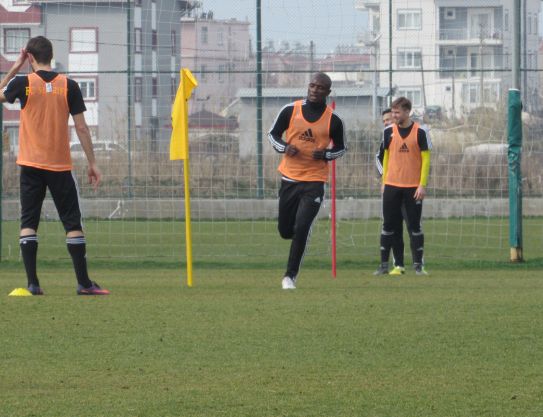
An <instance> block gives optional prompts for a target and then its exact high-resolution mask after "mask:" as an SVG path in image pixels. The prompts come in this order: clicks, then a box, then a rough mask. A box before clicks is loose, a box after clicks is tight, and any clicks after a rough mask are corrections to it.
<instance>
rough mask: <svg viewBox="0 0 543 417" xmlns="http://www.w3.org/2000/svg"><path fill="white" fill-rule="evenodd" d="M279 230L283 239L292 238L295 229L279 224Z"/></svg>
mask: <svg viewBox="0 0 543 417" xmlns="http://www.w3.org/2000/svg"><path fill="white" fill-rule="evenodd" d="M277 230H279V235H280V236H281V237H282V238H283V239H292V237H293V236H294V230H293V229H291V228H287V227H281V226H279V227H278V228H277Z"/></svg>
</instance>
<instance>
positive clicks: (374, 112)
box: [371, 44, 377, 122]
mask: <svg viewBox="0 0 543 417" xmlns="http://www.w3.org/2000/svg"><path fill="white" fill-rule="evenodd" d="M376 48H377V47H376V46H375V44H374V45H373V47H372V48H371V50H372V54H371V57H372V60H373V92H372V97H371V108H372V117H373V121H374V122H377V51H376Z"/></svg>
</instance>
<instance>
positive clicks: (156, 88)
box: [151, 77, 158, 97]
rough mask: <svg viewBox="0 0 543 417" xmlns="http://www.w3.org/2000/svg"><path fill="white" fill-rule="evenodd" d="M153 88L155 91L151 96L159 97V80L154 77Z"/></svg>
mask: <svg viewBox="0 0 543 417" xmlns="http://www.w3.org/2000/svg"><path fill="white" fill-rule="evenodd" d="M152 87H153V91H152V93H151V94H152V96H153V97H157V96H158V79H157V77H153V84H152Z"/></svg>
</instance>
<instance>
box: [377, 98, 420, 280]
mask: <svg viewBox="0 0 543 417" xmlns="http://www.w3.org/2000/svg"><path fill="white" fill-rule="evenodd" d="M381 116H382V120H383V126H384V128H385V129H386V128H388V127H389V126H392V124H393V123H394V120H393V118H392V109H390V108H387V109H385V110H383V113H381ZM384 156H385V144H384V142H383V141H381V144H380V145H379V152H377V154H376V155H375V166H376V167H377V171H378V172H379V175H381V176H382V175H383V157H384ZM401 209H402V219H403V221H404V222H405V224H406V226H407V233H408V234H409V239H410V240H411V238H412V235H411V229H410V228H409V223H408V221H407V212H406V211H405V204H402V207H401ZM399 232H400V235H399V236H396V239H395V240H394V243H393V244H392V257H393V258H394V268H392V270H391V271H390V272H388V266H387V269H386V270H385V269H383V268H378V269H377V271H375V272H374V275H385V274H389V275H402V274H405V264H404V248H405V244H404V241H403V222H402V224H401V230H400V231H399ZM411 253H412V254H414V252H413V248H411ZM414 259H415V258H414V256H413V260H414Z"/></svg>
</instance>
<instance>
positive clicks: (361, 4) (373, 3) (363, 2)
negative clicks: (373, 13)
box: [354, 0, 381, 9]
mask: <svg viewBox="0 0 543 417" xmlns="http://www.w3.org/2000/svg"><path fill="white" fill-rule="evenodd" d="M380 5H381V2H380V0H356V3H355V6H354V7H355V9H378V8H379V7H380Z"/></svg>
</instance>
